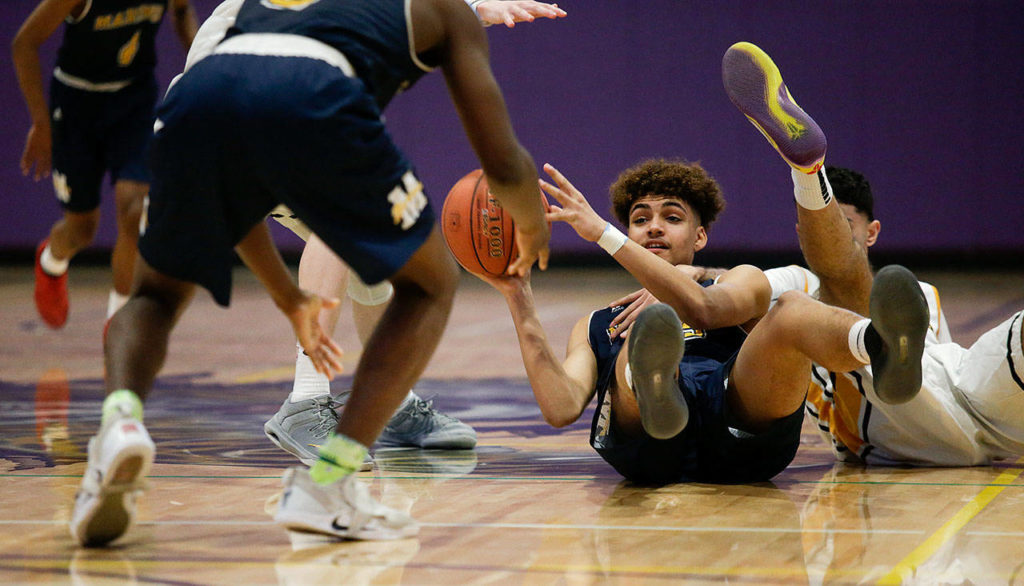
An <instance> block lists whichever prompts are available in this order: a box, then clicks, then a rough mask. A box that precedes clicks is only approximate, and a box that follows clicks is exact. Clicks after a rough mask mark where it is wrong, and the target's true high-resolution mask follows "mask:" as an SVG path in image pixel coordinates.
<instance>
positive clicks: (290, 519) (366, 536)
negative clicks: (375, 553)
mask: <svg viewBox="0 0 1024 586" xmlns="http://www.w3.org/2000/svg"><path fill="white" fill-rule="evenodd" d="M274 521H275V522H276V523H277V524H278V525H281V526H282V527H284V528H285V529H287V530H289V531H295V532H297V533H312V534H317V535H329V536H331V537H336V538H338V539H350V540H357V541H393V540H396V539H405V538H407V537H415V536H416V535H419V532H420V526H419V525H418V524H413V525H409V526H407V527H404V528H402V529H366V528H363V529H360V530H357V531H351V530H347V529H346V530H338V529H337V528H335V527H334V526H333V525H332V524H330V523H326V522H325V521H324V516H323V515H296V514H291V513H284V514H281V513H280V512H279V513H278V514H277V515H275V516H274Z"/></svg>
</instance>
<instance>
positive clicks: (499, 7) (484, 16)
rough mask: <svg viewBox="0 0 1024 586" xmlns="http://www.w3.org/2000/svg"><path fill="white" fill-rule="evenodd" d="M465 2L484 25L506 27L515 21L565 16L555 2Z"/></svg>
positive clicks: (485, 0) (513, 0) (472, 0)
mask: <svg viewBox="0 0 1024 586" xmlns="http://www.w3.org/2000/svg"><path fill="white" fill-rule="evenodd" d="M467 4H469V6H470V7H471V8H472V9H473V11H474V12H476V15H477V17H479V18H480V22H482V23H484V24H485V25H488V24H504V25H505V26H507V27H508V28H512V27H514V26H516V23H517V22H533V20H534V19H535V18H559V17H562V16H565V11H564V10H562V9H561V8H559V7H558V5H557V4H545V3H544V2H532V1H529V0H468V2H467Z"/></svg>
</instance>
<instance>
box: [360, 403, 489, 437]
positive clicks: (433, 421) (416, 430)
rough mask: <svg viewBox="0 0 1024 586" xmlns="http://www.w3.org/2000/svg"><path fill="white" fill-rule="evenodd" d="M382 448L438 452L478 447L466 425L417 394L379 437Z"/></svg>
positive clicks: (473, 434) (470, 428)
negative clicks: (415, 448)
mask: <svg viewBox="0 0 1024 586" xmlns="http://www.w3.org/2000/svg"><path fill="white" fill-rule="evenodd" d="M377 444H379V445H381V446H392V447H395V446H414V447H418V448H426V449H437V450H470V449H473V448H474V447H476V431H474V430H473V428H472V427H470V426H468V425H466V424H465V423H463V422H461V421H459V420H458V419H455V418H454V417H451V416H449V415H445V414H444V413H441V412H440V411H438V410H437V409H434V407H433V401H424V400H423V399H421V398H420V397H419V396H418V395H416V394H415V393H412V399H411V400H410V401H407V402H406V403H405V405H403V406H402V407H401V408H399V410H398V411H397V412H396V413H395V414H394V416H393V417H391V421H388V425H387V427H385V428H384V431H382V432H381V434H380V437H379V438H377Z"/></svg>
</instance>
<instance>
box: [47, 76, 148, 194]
mask: <svg viewBox="0 0 1024 586" xmlns="http://www.w3.org/2000/svg"><path fill="white" fill-rule="evenodd" d="M156 98H157V85H156V79H155V78H153V77H152V76H150V77H147V78H145V79H140V80H136V81H135V82H133V83H132V84H131V85H129V86H127V87H125V88H123V89H120V90H118V91H116V92H93V91H85V90H80V89H76V88H73V87H69V86H66V85H64V84H63V83H62V82H60V81H58V80H57V79H53V80H52V81H51V83H50V120H51V124H50V128H51V137H52V140H53V179H54V187H55V189H56V192H57V199H58V200H60V202H61V205H62V206H63V207H64V209H66V210H68V211H72V212H89V211H92V210H94V209H96V208H97V207H99V205H100V189H101V187H102V185H103V176H104V175H105V174H106V173H107V172H108V171H109V172H110V180H111V183H113V182H115V181H117V180H118V179H130V180H133V181H140V182H142V183H149V180H150V174H149V167H148V164H147V161H148V148H149V142H150V138H151V137H152V135H153V107H154V105H155V104H156Z"/></svg>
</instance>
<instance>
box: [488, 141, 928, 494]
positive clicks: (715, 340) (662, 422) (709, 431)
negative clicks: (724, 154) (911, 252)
mask: <svg viewBox="0 0 1024 586" xmlns="http://www.w3.org/2000/svg"><path fill="white" fill-rule="evenodd" d="M545 170H546V171H547V173H548V174H549V175H550V176H551V177H552V178H553V180H554V182H555V185H552V184H549V183H546V182H545V183H543V187H544V190H545V191H546V192H547V193H548V194H549V195H551V196H553V197H554V198H555V199H556V200H557V201H558V204H559V205H560V206H561V207H553V208H552V211H551V212H549V214H548V218H549V219H550V220H553V221H564V222H567V223H569V224H570V225H571V226H572V227H573V228H574V229H575V230H576V232H577V233H578V234H579V235H580V236H581V237H583V238H584V239H585V240H588V241H596V242H597V243H598V244H599V245H600V246H601V247H602V248H603V249H605V250H606V251H607V252H608V253H609V254H611V255H612V257H613V258H614V259H615V260H616V261H618V262H619V264H621V265H622V266H623V267H624V268H625V269H626V270H628V271H629V272H630V273H631V274H632V275H633V276H634V277H635V278H636V279H637V280H638V281H639V282H640V283H641V284H642V285H643V286H644V287H646V288H647V289H648V290H650V291H651V292H652V293H653V294H654V295H655V296H657V298H658V299H661V300H662V301H664V304H656V305H653V306H651V307H648V308H646V309H645V310H644V311H642V312H641V313H640V315H639V317H638V318H637V320H636V322H635V323H634V324H633V327H632V332H631V335H630V336H629V338H628V339H627V340H625V341H624V340H623V339H622V338H621V337H618V336H615V335H614V329H613V328H610V324H611V321H612V320H613V319H614V317H615V314H616V313H617V311H619V310H621V308H606V309H600V310H597V311H594V312H593V313H591V314H590V315H588V316H585V317H584V318H582V319H581V320H580V321H579V322H577V324H576V325H575V327H574V328H573V331H572V333H571V335H570V338H569V345H568V349H567V352H566V357H565V360H564V361H561V362H560V361H559V360H558V359H557V358H556V357H555V353H554V351H553V350H552V349H551V347H550V344H549V343H548V340H547V336H546V334H545V332H544V329H543V327H542V326H541V324H540V321H539V319H538V316H537V313H536V310H535V308H534V302H533V295H532V292H531V289H530V281H529V277H528V276H525V277H508V278H484V280H486V281H487V282H488V283H490V284H491V285H492V286H494V287H495V288H496V289H498V290H499V291H500V292H501V293H502V294H503V295H504V296H505V298H506V301H507V303H508V305H509V308H510V310H511V312H512V319H513V321H514V323H515V326H516V332H517V335H518V338H519V344H520V348H521V350H522V356H523V362H524V364H525V366H526V373H527V376H528V378H529V380H530V385H531V387H532V388H533V393H534V396H535V398H536V399H537V403H538V405H540V408H541V412H542V413H543V415H544V418H545V420H546V421H547V422H548V423H550V424H551V425H553V426H556V427H561V426H565V425H568V424H570V423H572V422H574V421H576V420H577V419H578V418H579V417H580V415H582V413H583V411H584V409H585V408H586V407H587V405H588V404H589V403H590V401H591V400H592V399H593V398H594V396H595V395H597V401H598V408H597V410H596V412H595V415H594V422H593V425H592V427H591V438H590V443H591V445H592V446H593V447H594V449H595V450H597V451H598V453H599V454H601V456H602V457H603V458H604V459H605V460H606V461H607V462H609V463H610V464H611V465H612V466H613V467H614V468H615V469H616V470H617V471H618V472H619V473H620V474H622V475H623V476H625V477H626V478H628V479H630V480H633V481H637V482H654V483H664V482H676V481H686V480H692V481H702V482H756V481H763V480H767V479H769V478H771V477H773V476H774V475H776V474H778V473H779V472H780V471H781V470H783V469H784V468H785V467H786V466H787V465H788V464H789V463H790V462H791V461H792V459H793V456H794V455H795V454H796V450H797V447H798V445H799V442H800V428H801V424H802V421H803V403H804V396H805V393H806V390H807V385H808V383H809V378H810V366H811V361H812V360H813V361H814V362H816V363H820V364H827V365H829V366H830V367H831V368H833V369H836V370H849V369H853V368H858V367H860V366H862V365H865V364H869V363H871V364H873V365H874V366H875V371H876V378H877V382H878V388H879V389H880V391H882V392H884V393H885V395H886V396H887V397H888V398H889V400H891V401H893V402H902V401H907V400H909V399H910V398H912V396H913V393H914V392H916V390H917V388H918V387H919V386H920V352H921V349H922V347H923V340H924V335H925V330H926V329H927V327H928V309H927V306H926V304H925V301H924V297H923V296H922V295H921V291H920V289H919V288H918V287H917V282H916V279H915V278H914V277H913V275H912V274H911V273H910V272H909V271H907V270H906V269H903V268H902V267H895V266H894V267H887V268H886V269H883V271H881V272H880V275H879V279H878V281H877V282H876V284H875V289H874V291H873V292H872V304H873V305H872V318H873V319H872V320H868V319H864V318H862V317H861V316H859V315H857V314H855V313H852V312H850V311H847V310H843V309H839V308H836V307H830V306H827V305H825V304H823V303H820V302H818V301H816V300H814V299H812V298H811V297H809V296H807V295H805V294H802V293H798V292H788V293H786V294H785V295H783V296H782V297H781V298H780V299H779V302H778V303H776V305H775V307H774V308H772V310H771V311H768V307H769V300H770V297H771V286H770V285H769V282H768V279H767V278H765V276H764V274H763V273H762V272H761V271H760V270H758V269H757V268H755V267H752V266H747V265H744V266H740V267H736V268H734V269H731V270H729V271H728V272H726V273H725V274H723V275H722V276H721V277H720V278H719V279H717V281H715V282H711V281H706V282H703V283H697V282H695V281H693V280H691V279H685V278H680V274H679V272H678V271H677V270H676V268H675V267H674V265H677V264H690V263H691V262H692V261H693V256H694V254H695V253H696V252H697V251H699V250H701V249H702V248H704V246H705V244H707V239H708V237H707V227H708V226H709V225H710V224H711V223H712V222H713V221H714V219H715V216H716V215H717V214H718V212H719V211H720V210H721V209H722V207H723V205H724V202H723V200H722V196H721V193H720V190H719V187H718V184H717V183H716V182H715V180H714V179H712V178H711V177H710V176H708V175H707V174H706V173H705V171H704V170H703V169H702V168H701V167H700V166H699V165H697V164H694V163H683V162H672V161H665V160H652V161H647V162H644V163H641V164H640V165H637V166H635V167H633V168H631V169H628V170H626V171H624V172H623V173H622V174H621V175H620V177H619V179H618V180H617V181H616V182H615V184H614V185H613V186H612V188H611V193H612V205H613V208H614V210H615V214H616V216H617V217H618V219H619V220H620V221H621V222H622V223H623V224H625V225H626V226H628V234H629V236H628V238H627V236H626V235H624V234H622V233H621V232H619V231H618V230H616V229H614V228H613V227H612V226H611V224H609V223H607V222H605V221H604V220H603V219H602V218H601V217H600V216H599V215H598V214H597V213H596V212H594V210H593V209H592V208H591V207H590V205H589V204H588V203H587V201H586V199H585V198H584V197H583V195H582V194H581V193H580V192H579V191H577V190H576V189H575V188H574V187H573V186H572V184H571V183H570V182H569V181H568V180H566V179H565V177H563V176H562V175H561V173H559V172H558V171H557V170H556V169H554V168H553V167H551V166H550V165H547V166H545ZM766 312H767V313H766ZM904 315H910V316H913V317H915V319H913V320H910V322H904V321H902V320H900V319H896V318H899V317H901V316H904ZM680 319H681V320H682V321H683V322H685V323H680ZM900 344H902V348H903V349H905V350H906V352H897V353H893V352H891V351H890V348H892V347H901V346H900ZM684 346H685V351H684ZM627 347H628V350H627V351H625V352H623V349H625V348H627Z"/></svg>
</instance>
